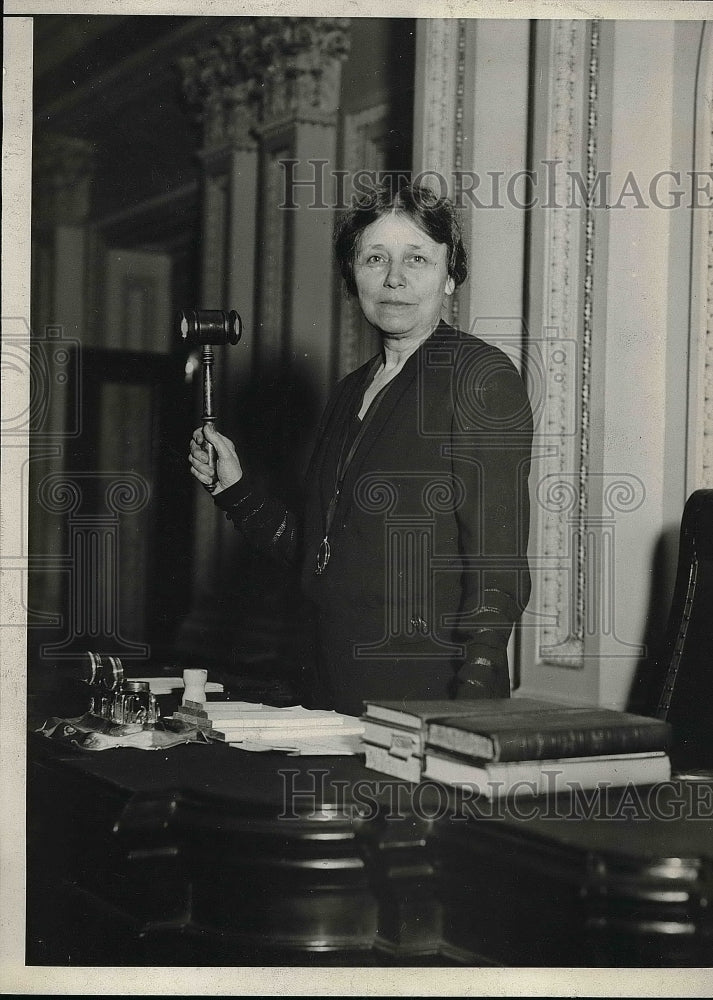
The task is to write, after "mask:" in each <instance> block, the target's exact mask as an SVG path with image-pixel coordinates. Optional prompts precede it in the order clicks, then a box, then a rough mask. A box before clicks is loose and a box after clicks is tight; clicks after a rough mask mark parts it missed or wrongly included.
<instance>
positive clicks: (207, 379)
mask: <svg viewBox="0 0 713 1000" xmlns="http://www.w3.org/2000/svg"><path fill="white" fill-rule="evenodd" d="M215 417H216V414H215V411H214V409H213V348H212V347H211V346H210V345H207V344H206V345H204V347H203V429H204V430H205V428H206V427H210V429H211V430H212V431H214V430H215ZM204 443H205V449H206V451H207V452H208V460H209V462H210V463H211V465H214V464H215V463H216V461H217V456H216V454H215V448H214V447H213V445H212V444H210V443H209V442H208V441H205V442H204Z"/></svg>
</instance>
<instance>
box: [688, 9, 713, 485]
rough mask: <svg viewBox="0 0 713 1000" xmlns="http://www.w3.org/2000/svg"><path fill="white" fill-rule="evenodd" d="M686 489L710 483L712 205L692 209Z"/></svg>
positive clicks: (705, 79)
mask: <svg viewBox="0 0 713 1000" xmlns="http://www.w3.org/2000/svg"><path fill="white" fill-rule="evenodd" d="M695 167H696V170H699V171H701V172H702V173H704V172H708V171H713V26H712V25H710V24H709V23H706V24H705V25H704V27H703V32H702V38H701V55H700V60H699V70H698V79H697V81H696V120H695ZM692 271H693V280H692V283H691V327H692V328H691V337H690V345H691V349H690V352H689V384H690V386H691V404H690V408H689V415H688V454H689V456H690V458H689V461H688V471H687V480H688V481H687V484H686V492H687V495H689V494H690V493H692V492H693V491H694V490H696V489H710V488H711V486H713V208H708V210H707V211H703V210H699V211H696V212H694V213H693V260H692Z"/></svg>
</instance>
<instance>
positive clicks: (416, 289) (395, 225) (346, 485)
mask: <svg viewBox="0 0 713 1000" xmlns="http://www.w3.org/2000/svg"><path fill="white" fill-rule="evenodd" d="M336 255H337V260H338V262H339V266H340V268H341V272H342V275H343V277H344V280H345V283H346V287H347V290H348V291H349V293H350V294H352V295H356V296H357V298H358V301H359V305H360V307H361V310H362V312H363V314H364V316H365V317H366V319H367V320H368V321H369V323H370V324H371V326H372V327H373V328H374V329H375V330H376V331H377V333H378V334H379V336H380V338H381V350H380V352H379V353H378V354H377V355H376V356H375V357H374V358H372V359H371V360H370V361H368V362H367V363H366V364H365V365H363V366H362V367H361V368H359V369H357V370H356V371H354V372H352V373H351V374H350V375H347V376H346V377H345V378H343V379H342V380H341V381H340V382H339V383H338V384H337V386H336V387H335V389H334V391H333V392H332V394H331V397H330V399H329V401H328V403H327V406H326V409H325V411H324V415H323V417H322V421H321V424H320V428H319V431H318V436H317V443H316V447H315V450H314V454H313V456H312V460H311V462H310V465H309V469H308V472H307V476H306V484H305V499H304V509H303V511H302V514H301V516H299V517H297V516H296V515H295V514H294V513H292V512H291V511H289V510H286V509H285V508H284V505H282V504H281V503H280V502H279V501H277V500H276V499H274V498H271V497H267V496H265V495H264V494H263V493H261V491H260V489H259V487H258V485H257V484H256V483H255V482H254V481H253V480H252V479H251V477H250V475H249V473H248V472H247V471H245V470H243V468H242V466H241V463H240V461H239V459H238V457H237V455H236V452H235V448H234V446H233V444H232V442H231V441H230V440H228V439H227V438H226V437H223V436H222V435H220V434H218V433H215V432H213V431H211V430H206V431H205V435H204V432H203V430H202V429H200V428H199V429H198V430H196V431H195V433H194V434H193V438H192V440H191V454H190V463H191V472H192V473H193V475H194V476H195V477H196V478H197V479H198V480H199V481H200V482H201V483H203V485H204V486H206V487H207V488H209V489H210V490H211V492H212V494H213V498H214V500H215V503H216V504H217V505H218V506H219V507H220V508H222V509H223V510H224V511H225V512H226V515H227V517H228V518H229V519H230V520H232V521H233V522H234V524H235V525H236V527H237V528H239V529H240V530H241V531H243V532H244V534H245V535H246V536H247V538H248V539H249V540H250V541H251V542H252V543H253V544H254V545H256V546H258V547H259V548H261V549H263V550H269V551H270V552H271V553H272V554H273V556H274V557H275V558H277V559H279V560H282V561H283V562H285V563H293V562H295V561H298V562H299V564H300V566H301V570H302V584H303V588H304V590H305V592H306V594H307V595H308V596H309V597H310V598H311V599H312V601H313V602H314V605H315V607H316V618H317V624H318V643H317V645H318V651H317V663H316V685H315V689H314V692H313V696H312V698H311V699H310V703H311V704H312V705H315V706H320V707H332V708H335V709H336V710H337V711H341V712H345V713H349V714H359V713H360V712H361V711H362V708H363V702H364V701H365V700H372V699H376V698H391V699H402V698H446V697H463V698H494V697H508V696H509V694H510V682H509V674H508V664H507V643H508V639H509V637H510V634H511V631H512V628H513V624H514V623H515V622H516V621H517V620H518V619H519V617H520V615H521V614H522V611H523V609H524V607H525V605H526V603H527V600H528V597H529V591H530V577H529V572H528V565H527V556H526V548H527V535H528V527H529V501H528V486H527V478H528V472H529V463H530V449H531V442H532V417H531V411H530V406H529V403H528V399H527V395H526V392H525V388H524V385H523V382H522V380H521V378H520V376H519V374H518V372H517V370H516V369H515V368H514V366H513V365H512V364H511V362H510V361H509V360H508V358H507V357H506V355H505V354H503V353H502V352H501V351H500V350H498V349H497V348H495V347H493V346H491V345H489V344H486V343H484V342H483V341H481V340H479V339H477V338H475V337H473V336H469V335H467V334H464V333H462V332H460V331H458V330H456V329H454V328H453V327H451V326H449V325H448V324H446V323H445V322H443V321H442V319H441V311H442V309H443V303H444V299H445V297H447V296H450V295H452V293H453V291H454V290H455V288H456V287H457V286H458V285H459V284H460V283H461V282H462V281H463V280H464V279H465V277H466V254H465V250H464V247H463V242H462V239H461V235H460V229H459V225H458V221H457V218H456V214H455V211H454V208H453V206H452V204H451V203H450V202H449V201H448V200H447V199H443V198H438V197H437V196H436V195H435V194H434V193H433V192H431V191H430V190H428V189H425V188H419V187H415V186H406V187H402V188H400V189H399V190H398V191H396V192H393V191H391V190H390V189H388V188H383V189H379V190H377V191H375V192H373V193H370V194H369V195H367V196H366V197H364V198H362V199H361V200H360V201H359V202H358V203H357V204H356V206H355V207H354V208H353V209H352V210H350V211H349V212H348V213H346V215H345V216H344V218H343V219H342V221H341V224H340V226H339V228H338V231H337V236H336ZM205 440H207V441H209V442H210V443H211V444H213V445H214V447H215V452H216V455H217V461H216V463H215V464H212V463H211V462H210V461H209V458H208V453H207V450H206V449H205V447H204V442H205Z"/></svg>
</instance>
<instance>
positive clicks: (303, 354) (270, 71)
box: [258, 17, 349, 409]
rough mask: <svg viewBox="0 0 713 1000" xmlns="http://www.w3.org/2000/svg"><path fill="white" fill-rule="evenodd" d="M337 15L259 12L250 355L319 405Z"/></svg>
mask: <svg viewBox="0 0 713 1000" xmlns="http://www.w3.org/2000/svg"><path fill="white" fill-rule="evenodd" d="M348 24H349V22H348V20H346V19H345V18H288V17H285V18H259V19H258V30H259V32H260V43H259V45H260V53H261V57H260V58H261V69H260V76H261V86H262V100H261V107H260V127H259V132H260V140H261V155H262V169H263V178H264V180H263V185H264V186H263V190H262V192H261V194H262V203H263V205H264V218H263V229H262V232H261V243H262V253H263V256H262V261H261V263H262V265H263V268H262V271H261V282H260V292H259V296H260V299H259V301H260V316H259V338H260V339H259V344H258V358H259V363H260V365H261V366H267V367H274V368H277V369H279V368H282V367H283V366H284V367H286V368H287V369H288V370H289V371H290V372H291V374H292V375H293V376H294V377H295V379H297V380H298V381H304V382H305V387H304V388H305V392H306V393H307V395H311V396H313V397H314V405H315V408H316V409H321V406H322V404H323V402H324V399H325V397H326V393H327V390H328V387H329V385H330V383H331V374H332V367H333V358H332V346H333V345H332V341H333V337H332V325H333V321H334V313H333V288H334V278H333V276H334V264H333V252H332V233H333V228H334V205H335V201H336V187H335V183H334V179H333V176H332V171H333V170H334V168H335V167H336V143H337V108H338V105H339V95H340V83H341V64H342V61H343V60H344V59H345V58H346V56H347V54H348V51H349V39H348Z"/></svg>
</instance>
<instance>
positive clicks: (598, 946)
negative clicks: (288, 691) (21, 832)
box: [27, 735, 713, 967]
mask: <svg viewBox="0 0 713 1000" xmlns="http://www.w3.org/2000/svg"><path fill="white" fill-rule="evenodd" d="M636 791H637V790H635V793H634V794H632V793H631V792H630V793H628V794H625V793H622V792H621V791H617V792H612V793H609V794H601V795H599V796H595V797H592V796H589V797H588V798H586V799H575V798H567V799H566V800H565V799H564V798H563V797H562V796H559V797H558V798H557V799H553V800H552V801H549V802H548V801H547V800H543V799H536V800H533V799H528V800H519V805H518V806H517V810H519V813H520V815H518V814H517V810H516V811H515V812H513V811H510V812H508V810H507V809H506V808H505V807H504V806H503V804H502V803H501V808H500V809H498V808H496V807H494V806H493V805H492V804H489V803H487V802H481V801H478V802H476V801H475V800H473V799H468V798H467V797H465V798H464V797H463V796H461V795H459V794H456V793H455V792H454V791H453V790H447V789H445V788H442V787H440V786H435V785H433V784H432V783H424V784H423V785H421V786H414V785H409V784H407V783H404V782H399V781H395V780H393V779H390V778H388V777H386V776H384V775H380V774H377V773H376V772H373V771H368V770H367V769H365V768H364V767H363V766H362V765H361V763H360V761H359V760H358V759H357V758H347V757H342V758H329V759H327V758H323V757H312V758H292V757H284V756H279V755H274V754H248V753H244V752H241V751H237V750H235V749H231V748H230V747H226V746H221V745H219V744H212V745H208V746H201V745H187V746H180V747H175V748H173V749H171V750H168V751H165V752H161V751H140V750H111V751H103V752H100V753H94V754H92V753H89V752H87V751H76V752H72V751H68V750H66V749H59V748H58V746H57V745H56V744H53V743H52V742H51V741H49V740H47V739H46V738H44V737H40V736H36V735H32V736H31V737H30V749H29V766H28V796H29V801H28V805H29V824H28V935H27V939H28V949H27V964H28V965H43V964H53V965H111V966H122V965H147V966H162V965H169V966H170V965H198V966H206V965H216V966H240V965H245V966H283V965H298V966H313V965H340V966H351V965H354V966H368V965H376V966H386V965H396V966H413V965H418V964H432V965H447V964H461V965H485V964H497V965H508V966H581V965H585V966H591V965H598V966H610V967H616V966H627V965H631V966H654V967H658V966H686V965H688V966H706V965H710V964H711V962H710V959H711V953H712V952H713V914H712V912H711V911H712V909H713V906H712V905H711V903H712V901H713V900H712V897H713V785H711V784H700V783H698V784H695V785H686V784H681V783H674V784H671V785H663V786H659V789H658V791H657V792H656V794H655V795H654V794H652V790H651V789H639V790H638V794H636ZM666 812H668V813H669V814H670V818H669V819H665V818H663V817H662V816H661V815H658V817H657V816H656V815H655V814H656V813H658V814H661V813H666ZM694 816H697V817H698V818H694ZM577 817H579V818H577Z"/></svg>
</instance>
